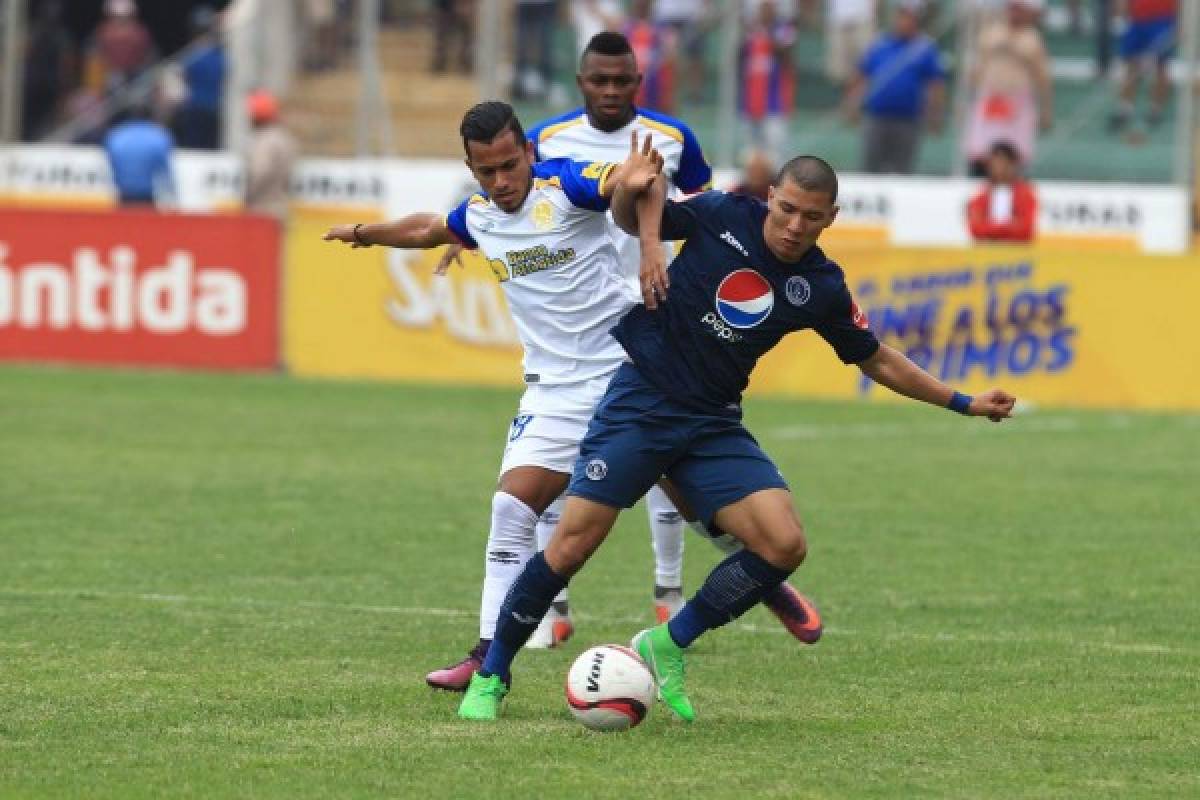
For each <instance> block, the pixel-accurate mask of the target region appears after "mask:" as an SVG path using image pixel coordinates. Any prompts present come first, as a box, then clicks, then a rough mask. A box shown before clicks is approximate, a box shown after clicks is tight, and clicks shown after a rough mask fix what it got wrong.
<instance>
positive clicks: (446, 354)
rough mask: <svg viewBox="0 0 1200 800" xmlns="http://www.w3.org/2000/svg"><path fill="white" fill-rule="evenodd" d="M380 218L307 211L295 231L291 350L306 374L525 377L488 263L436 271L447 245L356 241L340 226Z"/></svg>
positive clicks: (447, 379) (468, 258) (477, 379)
mask: <svg viewBox="0 0 1200 800" xmlns="http://www.w3.org/2000/svg"><path fill="white" fill-rule="evenodd" d="M351 221H354V222H373V221H376V220H375V219H372V218H371V216H370V215H368V214H363V213H354V214H350V213H348V212H346V211H343V212H340V213H339V212H334V211H324V212H322V211H315V210H314V211H301V212H299V213H297V214H295V215H293V217H292V222H291V225H290V228H289V233H288V257H287V271H286V275H285V278H286V280H285V289H284V297H285V300H284V359H285V362H286V363H287V365H288V367H289V368H290V369H291V370H292V371H293V372H295V373H296V374H298V375H331V376H341V377H375V378H402V379H405V380H414V381H431V382H438V383H469V384H490V385H508V386H519V385H520V384H521V376H522V374H523V373H522V371H521V348H520V346H519V344H518V342H517V332H516V328H515V326H514V325H513V323H512V319H511V317H510V316H509V314H508V307H507V306H506V305H505V302H504V294H503V292H502V291H501V290H500V286H499V284H498V283H497V282H496V279H495V277H494V276H493V273H492V271H491V269H490V268H489V267H488V266H487V262H486V261H485V260H484V259H482V258H480V257H479V256H478V255H476V254H474V253H470V252H464V253H463V258H462V260H463V263H464V266H463V267H461V268H460V267H459V266H457V265H453V266H451V267H450V271H449V272H448V273H447V274H446V275H445V276H441V277H439V276H436V275H434V274H433V270H434V267H435V266H436V264H437V261H438V257H439V255H440V251H439V252H435V251H429V252H408V251H401V250H392V249H389V248H384V247H372V248H367V249H351V248H350V247H349V246H347V245H345V244H342V243H341V242H325V241H322V240H321V237H322V236H323V235H324V233H325V231H326V230H328V229H329V228H330V227H331V226H333V225H338V224H343V223H346V222H351Z"/></svg>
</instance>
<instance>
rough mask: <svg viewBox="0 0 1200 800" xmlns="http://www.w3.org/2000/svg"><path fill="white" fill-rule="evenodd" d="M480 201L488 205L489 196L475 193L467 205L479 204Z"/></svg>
mask: <svg viewBox="0 0 1200 800" xmlns="http://www.w3.org/2000/svg"><path fill="white" fill-rule="evenodd" d="M480 203H483V204H484V205H485V206H486V205H487V198H486V197H484V196H483V195H481V194H473V195H471V199H470V200H469V201H467V205H469V206H474V205H479V204H480Z"/></svg>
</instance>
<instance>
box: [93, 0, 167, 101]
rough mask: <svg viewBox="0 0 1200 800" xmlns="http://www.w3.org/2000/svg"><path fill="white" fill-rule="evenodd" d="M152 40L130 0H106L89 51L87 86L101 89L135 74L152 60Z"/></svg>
mask: <svg viewBox="0 0 1200 800" xmlns="http://www.w3.org/2000/svg"><path fill="white" fill-rule="evenodd" d="M154 56H155V53H154V43H153V40H152V39H151V38H150V33H149V31H147V30H146V26H145V25H143V24H142V23H141V22H140V21H139V20H138V17H137V6H136V5H135V4H134V2H133V0H108V1H107V2H106V3H105V4H104V21H103V22H101V23H100V25H99V27H97V28H96V33H95V35H94V37H93V40H92V48H91V52H90V54H89V62H90V63H89V65H88V70H89V71H90V76H89V77H90V81H88V82H89V85H90V86H91V88H94V89H96V90H97V91H100V92H104V91H107V90H109V89H112V88H115V87H117V86H120V85H121V84H123V83H126V82H127V81H129V80H131V79H132V78H134V77H136V76H137V74H138V73H139V72H141V71H142V70H143V69H145V68H146V67H147V66H149V65H150V63H151V62H152V61H153V60H154Z"/></svg>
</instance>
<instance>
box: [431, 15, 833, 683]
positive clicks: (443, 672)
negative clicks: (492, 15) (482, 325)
mask: <svg viewBox="0 0 1200 800" xmlns="http://www.w3.org/2000/svg"><path fill="white" fill-rule="evenodd" d="M641 81H642V76H641V75H640V74H639V72H638V64H637V61H636V60H635V59H634V54H633V49H632V48H631V47H630V44H629V40H628V39H626V38H625V36H624V35H622V34H620V33H615V32H604V33H599V34H597V35H596V36H594V37H592V39H591V40H589V42H588V44H587V46H586V47H585V48H584V51H583V54H582V56H581V57H580V61H579V72H578V74H577V75H576V83H577V84H578V86H579V90H580V93H581V94H582V95H583V100H584V104H583V106H582V107H580V108H576V109H573V110H571V111H568V112H566V113H565V114H561V115H559V116H556V117H552V118H550V119H548V120H545V121H544V122H541V123H538V124H536V125H534V126H533V127H532V128H530V129H529V130H528V132H527V136H528V139H529V141H530V142H531V143H532V145H533V147H534V153H535V155H536V156H537V158H538V160H539V161H544V160H547V159H554V158H569V159H574V160H576V161H591V162H597V161H599V162H609V163H614V164H615V163H619V162H621V161H624V160H625V158H626V156H628V155H629V148H630V137H631V136H632V135H634V134H637V135H638V136H639V137H641V138H642V139H643V141H645V140H647V139H648V140H649V143H650V144H651V145H652V146H653V148H654V149H655V150H656V151H657V152H658V153H659V155H660V156H661V157H662V161H663V165H662V173H663V176H664V180H665V182H666V188H667V190H668V193H669V194H670V195H671V196H675V195H679V194H680V193H688V194H690V193H693V192H699V191H703V190H705V189H707V188H709V186H710V184H711V182H712V168H711V167H710V166H709V165H708V162H707V161H706V160H705V158H704V153H703V152H702V150H701V148H700V144H699V142H698V140H697V139H696V136H695V134H694V133H693V132H692V130H691V129H690V128H689V127H688V126H687V125H686V124H685V123H684V122H682V121H681V120H678V119H676V118H674V117H671V116H668V115H666V114H660V113H658V112H654V111H649V110H646V109H643V108H639V107H638V106H636V105H635V104H634V97H635V96H636V94H637V90H638V86H639V85H640V84H641ZM609 232H610V234H611V236H612V239H613V242H614V244H615V245H616V247H617V252H618V253H619V255H620V266H621V270H622V273H623V275H624V277H625V281H626V283H627V284H628V286H629V292H630V298H631V302H638V301H639V300H640V295H641V289H640V285H639V277H638V276H639V267H640V258H641V248H640V247H639V244H638V239H637V237H635V236H630V235H628V234H627V233H625V232H624V231H623V230H621V229H620V228H619V227H618V226H617V225H616V223H615V222H613V221H612V220H611V218H610V220H609ZM656 246H658V247H660V248H662V247H664V245H663V244H661V243H660V244H658V245H656ZM460 250H461V248H455V247H451V248H448V249H447V251H446V252H445V254H444V255H443V257H442V259H441V261H440V262H439V265H438V269H437V271H438V272H439V273H441V272H444V271H445V270H446V269H447V268H448V266H449V264H450V263H451V261H453V260H454V259H456V258H457V254H458V253H459V251H460ZM666 252H667V253H673V247H672V245H670V244H667V245H666ZM584 429H585V428H581V429H580V436H581V437H582V434H583V431H584ZM564 500H565V497H560V498H558V499H556V500H555V501H554V502H553V503H551V504H550V506H549V507H547V508H546V510H545V511H543V512H542V515H541V517H540V518H539V520H538V525H537V539H538V549H542V548H543V547H545V545H546V542H548V541H549V539H550V534H551V533H552V532H553V531H554V528H555V526H556V524H557V522H558V519H559V515H560V514H561V512H562V505H563V502H564ZM646 511H647V515H648V517H649V522H650V533H651V542H652V545H653V548H654V561H655V565H654V566H655V569H654V573H655V580H654V594H653V599H654V613H655V616H656V617H657V619H658V621H659V622H665V621H666V620H667V619H669V618H670V617H671V616H672V615H674V614H675V613H676V612H678V611H679V609H680V608H681V607H682V606H683V599H684V598H683V589H682V583H683V550H684V547H683V527H684V519H683V516H684V515H681V514H680V513H679V511H678V510H677V509H676V508H675V505H674V504H673V503H672V502H671V500H670V499H669V498H668V497H667V496H666V494H665V493H664V492H663V491H662V490H661V489H659V488H658V487H652V488H651V489H650V490H649V491H648V492H647V493H646ZM691 524H692V527H693V528H697V529H699V528H700V526H697V525H696V524H695V522H694V521H693V522H692V523H691ZM701 532H702V533H703V531H701ZM710 539H711V537H710ZM712 541H713V543H714V544H715V545H716V546H717V547H718V549H720V550H722V551H723V552H725V554H726V555H728V554H729V553H731V552H732V551H733V550H736V549H737V548H738V547H740V544H739V543H738V542H736V541H735V540H733V539H732V538H731V537H718V538H716V539H712ZM505 549H506V550H508V549H509V548H505ZM521 566H523V563H522V564H521ZM487 569H488V571H489V573H490V572H495V571H499V570H507V569H509V567H508V566H504V565H501V566H495V562H494V560H493V559H492V558H491V557H490V556H489V560H488V567H487ZM515 575H516V573H515V572H513V577H515ZM502 598H503V593H500V594H499V596H496V594H495V593H487V594H485V604H484V607H483V608H482V609H481V616H480V619H481V624H480V643H479V644H476V645H475V646H474V647H473V648H472V649H471V650H470V651H469V652H468V653H467V655H466V657H465V658H463V659H461V660H460V661H457V662H455V663H453V664H450V665H448V666H446V667H443V668H441V669H437V670H434V671H432V672H430V673H429V674H428V675H426V676H425V680H426V682H427V683H428V684H429V685H430V686H434V687H436V688H439V689H447V690H451V691H462V690H463V689H465V688H466V686H467V684H468V683H469V682H470V679H471V675H472V674H474V672H475V670H476V669H478V668H479V666H480V664H481V663H482V659H483V657H484V655H486V647H485V645H484V642H487V641H490V639H491V633H492V630H493V627H494V624H495V619H496V612H497V611H499V603H500V600H501V599H502ZM492 602H494V605H489V603H492ZM764 604H765V605H766V606H767V607H768V608H769V609H770V610H771V612H772V613H773V614H775V616H776V617H777V618H778V619H779V620H780V622H781V623H782V624H783V625H784V627H785V628H787V630H788V631H789V632H790V633H791V634H792V635H793V636H794V637H795V638H796V639H797V640H799V641H801V642H804V643H806V644H812V643H814V642H816V641H817V640H818V639H819V638H820V636H821V631H822V624H821V617H820V614H819V613H818V611H817V609H816V607H815V606H814V605H813V603H812V602H811V601H810V600H809V599H808V598H806V597H805V596H804V595H802V594H801V593H800V592H798V591H796V590H795V589H794V588H793V587H791V586H790V585H788V584H786V583H785V584H781V585H780V586H779V587H778V589H777V590H776V591H775V592H773V593H771V594H770V595H769V596H768V597H767V598H766V599H765V600H764ZM573 632H574V625H573V623H572V621H571V618H570V616H569V612H568V606H567V593H566V591H565V590H564V591H563V592H562V593H560V594H559V596H558V597H556V598H555V600H554V603H553V604H552V605H551V606H550V609H549V610H548V611H547V612H546V615H545V617H543V618H542V622H541V624H540V625H539V626H538V628H537V630H536V631H534V634H533V636H531V637H530V639H529V641H528V642H527V643H526V645H525V646H526V647H536V648H545V647H554V646H556V645H558V644H560V643H561V642H563V641H565V640H566V639H567V638H569V637H570V636H571V634H572V633H573Z"/></svg>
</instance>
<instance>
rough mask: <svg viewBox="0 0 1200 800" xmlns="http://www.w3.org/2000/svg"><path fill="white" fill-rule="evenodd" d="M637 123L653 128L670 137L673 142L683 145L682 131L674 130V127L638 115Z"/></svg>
mask: <svg viewBox="0 0 1200 800" xmlns="http://www.w3.org/2000/svg"><path fill="white" fill-rule="evenodd" d="M638 122H640V123H642V124H643V125H645V126H646V127H647V128H653V129H654V130H656V131H658V132H659V133H661V134H663V135H665V136H670V137H671V138H672V139H674V140H675V141H677V142H679V143H680V144H683V131H681V130H679V128H676V127H675V126H674V125H667V124H666V123H664V122H659V121H658V120H656V119H650V118H649V117H643V116H640V115H639V116H638Z"/></svg>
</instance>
